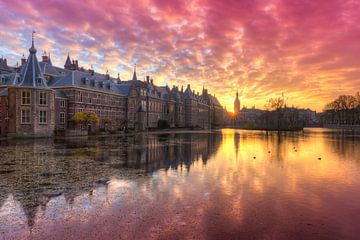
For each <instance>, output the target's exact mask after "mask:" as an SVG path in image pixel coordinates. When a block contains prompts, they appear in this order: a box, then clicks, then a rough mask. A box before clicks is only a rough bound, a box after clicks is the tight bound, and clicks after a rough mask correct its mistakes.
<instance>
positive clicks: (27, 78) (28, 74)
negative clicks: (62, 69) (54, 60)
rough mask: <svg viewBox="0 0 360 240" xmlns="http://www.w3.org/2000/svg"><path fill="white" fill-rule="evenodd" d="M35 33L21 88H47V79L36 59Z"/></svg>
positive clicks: (22, 70)
mask: <svg viewBox="0 0 360 240" xmlns="http://www.w3.org/2000/svg"><path fill="white" fill-rule="evenodd" d="M34 33H35V32H34V31H33V32H32V38H31V47H30V49H29V52H30V55H29V57H28V59H27V61H26V62H25V63H24V65H23V67H22V69H21V82H20V83H19V86H24V87H47V84H46V81H45V78H44V76H43V74H42V72H41V71H40V66H39V62H38V60H37V58H36V48H35V44H34Z"/></svg>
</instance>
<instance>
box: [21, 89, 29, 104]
mask: <svg viewBox="0 0 360 240" xmlns="http://www.w3.org/2000/svg"><path fill="white" fill-rule="evenodd" d="M24 95H27V96H24ZM30 104H31V92H30V91H21V105H30Z"/></svg>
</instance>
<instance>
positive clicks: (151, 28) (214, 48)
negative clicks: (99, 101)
mask: <svg viewBox="0 0 360 240" xmlns="http://www.w3.org/2000/svg"><path fill="white" fill-rule="evenodd" d="M0 10H1V12H2V17H1V20H0V28H1V31H0V55H3V56H4V57H6V58H7V59H8V62H9V64H10V65H15V64H16V63H17V62H20V58H21V56H22V54H25V56H27V54H28V48H29V46H30V37H31V32H32V31H33V30H35V31H36V32H37V35H36V45H37V49H38V56H40V55H41V53H42V52H43V51H46V52H50V53H51V58H52V61H53V64H54V65H57V66H63V65H64V62H65V58H66V55H67V53H68V52H69V53H70V55H71V57H72V58H75V59H78V60H79V64H80V65H81V66H84V67H85V68H90V66H91V65H92V66H93V67H94V69H95V70H96V71H99V72H103V73H105V72H106V70H109V72H110V74H111V75H112V76H117V73H118V72H120V77H121V78H122V79H124V80H128V79H130V78H131V74H132V70H133V65H134V64H135V63H136V64H137V66H138V74H139V76H140V77H141V78H142V77H144V76H145V75H152V76H153V77H154V81H155V83H156V84H159V85H165V84H168V85H169V86H172V85H180V86H181V85H185V84H187V83H191V86H192V87H193V88H194V89H195V91H199V92H201V89H202V87H203V86H205V87H206V88H208V89H209V92H210V93H214V94H216V96H217V97H218V98H219V100H220V102H221V103H222V105H223V106H226V107H227V108H228V110H229V111H230V110H232V107H233V101H234V97H235V92H236V89H239V95H240V100H241V106H243V105H246V106H248V107H252V106H254V105H255V106H256V108H264V104H265V103H266V100H267V99H269V98H270V97H276V96H281V94H282V93H284V95H285V97H286V98H287V101H288V103H289V104H290V105H295V106H299V107H303V108H308V107H309V108H312V109H314V110H317V111H321V110H323V107H324V105H325V103H327V102H329V101H331V100H332V99H334V98H335V97H337V96H338V95H341V94H354V93H355V92H357V91H359V87H360V59H359V56H360V44H359V39H360V25H359V22H360V14H359V12H360V1H344V0H326V1H325V0H316V1H305V0H303V1H291V0H267V1H265V0H255V1H254V0H241V1H240V0H239V1H233V0H228V1H226V0H222V1H211V0H196V1H185V0H173V1H167V0H132V1H110V0H108V1H101V3H100V2H99V1H70V0H63V1H45V0H38V1H36V0H33V1H18V0H13V1H5V0H0Z"/></svg>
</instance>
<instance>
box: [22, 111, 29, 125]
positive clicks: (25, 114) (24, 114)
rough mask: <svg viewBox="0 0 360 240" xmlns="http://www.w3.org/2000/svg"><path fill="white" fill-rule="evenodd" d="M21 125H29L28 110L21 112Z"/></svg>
mask: <svg viewBox="0 0 360 240" xmlns="http://www.w3.org/2000/svg"><path fill="white" fill-rule="evenodd" d="M21 123H23V124H27V123H30V110H28V109H23V110H21Z"/></svg>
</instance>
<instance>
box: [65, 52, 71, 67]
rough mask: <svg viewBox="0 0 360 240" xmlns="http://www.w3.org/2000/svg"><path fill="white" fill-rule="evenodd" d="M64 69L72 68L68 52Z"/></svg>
mask: <svg viewBox="0 0 360 240" xmlns="http://www.w3.org/2000/svg"><path fill="white" fill-rule="evenodd" d="M64 67H65V68H66V67H71V59H70V53H69V52H68V55H67V58H66V61H65V65H64Z"/></svg>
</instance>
